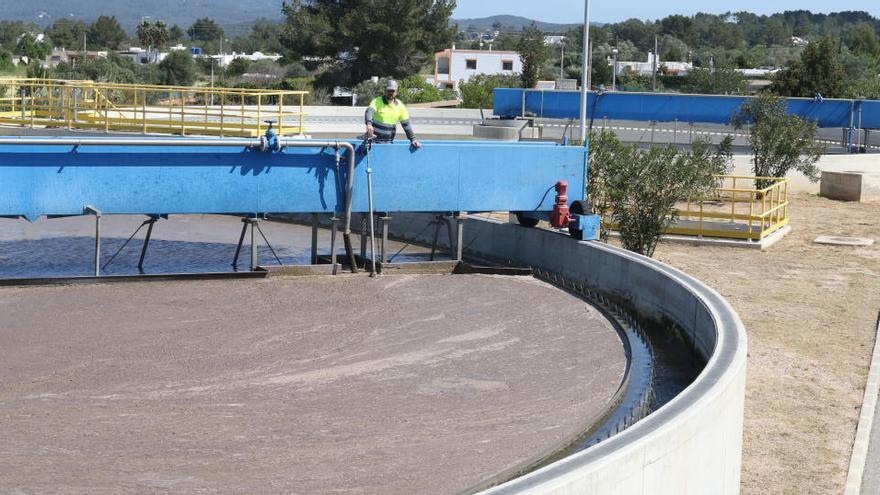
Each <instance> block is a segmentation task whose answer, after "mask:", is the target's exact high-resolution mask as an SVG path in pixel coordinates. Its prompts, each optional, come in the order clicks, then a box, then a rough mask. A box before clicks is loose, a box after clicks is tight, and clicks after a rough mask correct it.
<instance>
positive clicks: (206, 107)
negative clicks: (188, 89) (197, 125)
mask: <svg viewBox="0 0 880 495" xmlns="http://www.w3.org/2000/svg"><path fill="white" fill-rule="evenodd" d="M212 94H213V93H212ZM204 124H205V125H204V127H203V128H204V130H205V132H206V133H207V132H208V90H205V122H204Z"/></svg>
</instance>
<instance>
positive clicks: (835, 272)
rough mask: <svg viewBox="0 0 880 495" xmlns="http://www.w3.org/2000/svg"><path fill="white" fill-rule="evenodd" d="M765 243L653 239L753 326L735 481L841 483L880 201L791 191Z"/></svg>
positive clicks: (750, 486) (770, 488) (764, 490)
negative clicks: (781, 219)
mask: <svg viewBox="0 0 880 495" xmlns="http://www.w3.org/2000/svg"><path fill="white" fill-rule="evenodd" d="M790 216H791V224H792V227H793V230H792V232H791V233H789V234H788V235H787V236H786V237H785V238H783V239H782V240H781V241H779V242H778V243H777V244H775V245H773V246H771V247H770V248H769V249H767V250H765V251H763V252H761V251H757V250H747V249H732V248H723V247H708V246H690V245H682V244H661V245H660V246H659V247H658V248H657V250H656V252H655V258H656V259H658V260H661V261H663V262H665V263H669V264H670V265H672V266H675V267H677V268H679V269H681V270H684V271H686V272H687V273H689V274H691V275H694V276H696V277H697V278H699V279H700V280H702V281H704V282H706V283H707V284H709V285H710V286H712V287H714V288H715V289H716V290H718V291H719V292H720V293H721V294H723V295H724V297H726V298H727V299H728V301H730V302H731V303H732V304H733V306H734V307H735V308H736V310H737V311H738V312H739V315H740V316H741V317H742V320H743V322H744V323H745V326H746V330H747V331H748V335H749V354H748V355H749V358H748V382H747V385H746V405H745V438H744V445H743V473H742V491H743V493H745V494H768V493H785V494H788V493H791V494H795V493H796V494H812V493H816V494H819V493H821V494H825V493H841V492H842V491H843V487H844V483H845V480H846V472H847V469H848V466H849V459H850V454H851V451H852V443H853V440H854V437H855V431H856V423H857V421H858V416H859V411H860V407H861V401H862V396H863V394H864V387H865V382H866V379H867V374H868V367H869V366H870V356H871V352H872V349H873V344H874V335H875V331H876V325H877V318H878V311H880V245H877V244H875V245H873V246H871V247H837V246H829V245H821V244H815V243H813V239H815V238H816V237H818V236H819V235H836V236H852V237H870V238H875V239H876V240H877V241H878V242H880V238H878V237H880V235H878V234H880V204H876V203H875V204H858V203H843V202H837V201H831V200H827V199H823V198H820V197H817V196H814V195H808V194H799V195H794V196H792V198H791V209H790Z"/></svg>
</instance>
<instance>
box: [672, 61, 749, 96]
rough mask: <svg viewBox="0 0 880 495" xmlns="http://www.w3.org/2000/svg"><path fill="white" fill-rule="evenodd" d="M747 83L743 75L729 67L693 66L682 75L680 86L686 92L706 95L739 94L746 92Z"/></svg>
mask: <svg viewBox="0 0 880 495" xmlns="http://www.w3.org/2000/svg"><path fill="white" fill-rule="evenodd" d="M748 86H749V83H748V81H747V80H746V78H745V76H743V75H742V74H740V73H739V72H737V71H736V70H734V69H731V68H725V67H722V68H718V69H714V70H710V69H701V68H697V67H695V68H693V69H690V70H689V71H688V73H687V75H686V76H685V77H684V83H683V84H682V86H681V89H682V91H684V92H686V93H696V94H708V95H739V94H743V93H745V92H746V89H748Z"/></svg>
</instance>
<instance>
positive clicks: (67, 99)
mask: <svg viewBox="0 0 880 495" xmlns="http://www.w3.org/2000/svg"><path fill="white" fill-rule="evenodd" d="M71 92H72V91H71V89H70V86H64V101H65V105H64V114H65V117H66V119H67V129H68V130H71V129H73V122H71V120H70V114H71V108H70V107H71V104H72V102H71Z"/></svg>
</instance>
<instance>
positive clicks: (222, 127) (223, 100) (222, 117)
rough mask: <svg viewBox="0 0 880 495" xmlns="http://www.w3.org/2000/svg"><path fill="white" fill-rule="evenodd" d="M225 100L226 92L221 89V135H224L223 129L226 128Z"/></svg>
mask: <svg viewBox="0 0 880 495" xmlns="http://www.w3.org/2000/svg"><path fill="white" fill-rule="evenodd" d="M225 100H226V92H224V91H220V137H223V130H224V117H225V114H224V112H225V110H226V106H225V103H226V102H225Z"/></svg>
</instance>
